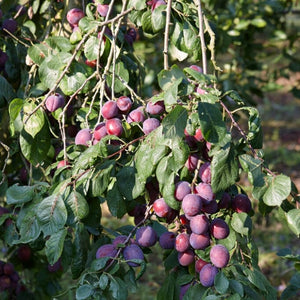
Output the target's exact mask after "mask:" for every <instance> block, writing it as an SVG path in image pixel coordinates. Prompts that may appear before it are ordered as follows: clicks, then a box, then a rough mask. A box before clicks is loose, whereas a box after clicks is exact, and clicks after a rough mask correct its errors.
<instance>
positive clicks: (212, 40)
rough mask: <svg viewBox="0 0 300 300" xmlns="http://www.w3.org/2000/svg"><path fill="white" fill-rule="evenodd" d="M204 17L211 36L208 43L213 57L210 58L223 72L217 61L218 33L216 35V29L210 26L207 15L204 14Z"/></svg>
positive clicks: (215, 66) (218, 69)
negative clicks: (216, 44) (216, 45)
mask: <svg viewBox="0 0 300 300" xmlns="http://www.w3.org/2000/svg"><path fill="white" fill-rule="evenodd" d="M203 19H204V24H205V28H206V30H207V32H208V34H209V36H210V42H209V45H208V49H209V51H210V53H211V58H210V59H211V62H212V64H213V66H214V68H215V70H216V71H220V72H223V70H222V69H221V68H220V67H218V66H217V61H216V54H215V43H216V35H215V33H214V31H213V30H212V28H211V27H210V25H209V22H208V20H207V18H206V16H205V15H203Z"/></svg>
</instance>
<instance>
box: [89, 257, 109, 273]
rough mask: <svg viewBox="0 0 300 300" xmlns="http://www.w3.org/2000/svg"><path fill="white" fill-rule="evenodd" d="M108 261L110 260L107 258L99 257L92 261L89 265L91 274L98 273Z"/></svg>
mask: <svg viewBox="0 0 300 300" xmlns="http://www.w3.org/2000/svg"><path fill="white" fill-rule="evenodd" d="M109 259H110V258H109V257H101V258H98V259H95V260H93V261H92V264H91V271H93V272H97V271H100V270H101V269H103V268H104V267H105V266H106V264H107V262H108V260H109Z"/></svg>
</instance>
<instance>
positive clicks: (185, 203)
mask: <svg viewBox="0 0 300 300" xmlns="http://www.w3.org/2000/svg"><path fill="white" fill-rule="evenodd" d="M201 208H202V199H201V197H200V196H199V195H196V194H188V195H186V196H185V197H184V198H183V200H182V210H183V211H184V213H185V214H186V215H189V216H195V215H196V214H198V213H199V212H200V211H201Z"/></svg>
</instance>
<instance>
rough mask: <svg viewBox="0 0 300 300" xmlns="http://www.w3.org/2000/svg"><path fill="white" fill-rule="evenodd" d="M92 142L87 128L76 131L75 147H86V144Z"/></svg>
mask: <svg viewBox="0 0 300 300" xmlns="http://www.w3.org/2000/svg"><path fill="white" fill-rule="evenodd" d="M91 140H92V134H91V131H90V129H89V128H84V129H81V130H79V131H78V133H77V134H76V137H75V144H76V145H84V146H88V142H89V141H91Z"/></svg>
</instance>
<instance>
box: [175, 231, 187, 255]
mask: <svg viewBox="0 0 300 300" xmlns="http://www.w3.org/2000/svg"><path fill="white" fill-rule="evenodd" d="M189 239H190V237H189V235H188V234H187V233H184V232H183V233H180V234H178V235H177V237H176V239H175V249H176V250H177V251H178V252H185V251H187V249H188V248H189V247H190V241H189Z"/></svg>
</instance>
